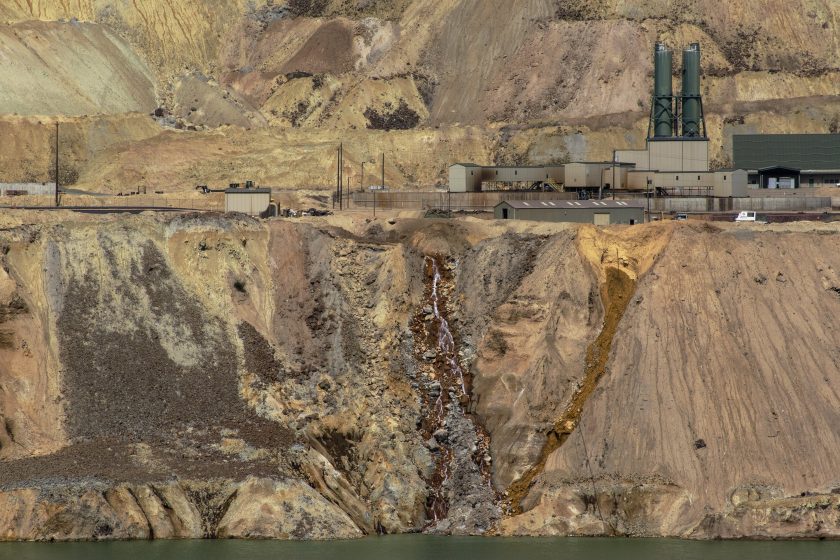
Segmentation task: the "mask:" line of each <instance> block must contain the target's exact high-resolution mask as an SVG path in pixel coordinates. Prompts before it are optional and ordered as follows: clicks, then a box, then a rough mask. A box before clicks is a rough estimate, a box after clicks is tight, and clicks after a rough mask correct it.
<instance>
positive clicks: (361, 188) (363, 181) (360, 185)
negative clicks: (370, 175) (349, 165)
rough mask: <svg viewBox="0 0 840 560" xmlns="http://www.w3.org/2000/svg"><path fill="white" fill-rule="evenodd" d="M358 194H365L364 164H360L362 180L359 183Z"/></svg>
mask: <svg viewBox="0 0 840 560" xmlns="http://www.w3.org/2000/svg"><path fill="white" fill-rule="evenodd" d="M359 192H365V162H362V179H361V180H360V181H359Z"/></svg>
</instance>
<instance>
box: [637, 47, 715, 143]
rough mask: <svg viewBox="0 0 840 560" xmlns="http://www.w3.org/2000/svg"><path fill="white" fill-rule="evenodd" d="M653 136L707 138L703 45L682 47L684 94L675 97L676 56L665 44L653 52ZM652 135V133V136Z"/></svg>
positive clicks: (655, 48)
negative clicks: (703, 89) (702, 67)
mask: <svg viewBox="0 0 840 560" xmlns="http://www.w3.org/2000/svg"><path fill="white" fill-rule="evenodd" d="M653 66H654V72H653V76H654V78H653V80H654V84H653V108H652V110H651V120H652V122H653V138H674V137H683V138H705V136H706V130H705V129H706V126H705V121H704V117H703V100H702V98H701V96H700V44H699V43H692V44H691V46H689V47H688V48H686V49H685V50H683V68H682V93H681V94H680V95H679V96H676V97H675V96H674V93H673V91H674V88H673V83H672V75H673V71H674V55H673V52H672V51H671V49H669V48H668V47H667V46H666V45H665V44H664V43H656V46H655V47H654V51H653ZM649 136H650V135H649Z"/></svg>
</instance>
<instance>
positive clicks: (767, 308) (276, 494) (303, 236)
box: [0, 214, 840, 540]
mask: <svg viewBox="0 0 840 560" xmlns="http://www.w3.org/2000/svg"><path fill="white" fill-rule="evenodd" d="M27 216H28V217H27ZM56 216H58V217H61V218H63V221H61V222H58V223H57V222H56V221H55V217H56ZM24 218H25V219H24ZM15 219H16V220H18V225H11V226H10V227H8V228H6V229H4V230H3V231H2V232H0V358H1V359H0V467H2V468H0V539H4V540H76V539H128V538H209V537H226V538H227V537H230V538H282V539H308V538H317V539H323V538H354V537H357V536H362V535H365V534H373V533H406V532H417V531H428V532H436V533H443V534H485V533H488V532H495V533H499V534H504V535H545V536H549V535H625V536H674V537H687V538H700V539H705V538H741V537H748V538H811V537H814V538H819V537H835V536H837V535H836V533H837V530H836V527H837V519H838V517H837V516H838V513H837V512H838V511H840V509H838V503H836V502H837V499H835V497H836V495H837V492H836V488H835V487H836V486H837V484H836V476H835V473H834V462H833V461H832V458H833V456H834V454H835V449H834V448H835V447H836V442H835V439H836V438H834V436H833V434H832V433H831V431H830V430H823V429H822V428H820V426H832V425H834V424H835V418H834V417H835V415H836V411H837V410H838V409H840V407H838V406H837V405H838V403H837V402H835V401H836V393H837V392H836V391H834V390H833V386H834V384H835V383H836V382H837V380H838V379H840V372H839V371H838V369H837V363H840V362H838V361H837V360H835V356H834V354H833V353H832V351H831V350H830V348H832V347H834V346H837V344H834V339H835V334H836V333H837V332H840V327H838V325H836V324H835V322H836V321H835V319H836V317H837V314H835V313H833V312H832V311H831V310H832V309H833V308H834V307H835V306H836V305H837V303H838V300H837V295H836V293H837V292H838V290H840V277H838V275H837V273H836V271H837V270H840V263H838V262H835V258H834V257H833V255H834V254H835V251H833V247H834V244H835V237H836V235H837V228H836V226H834V225H832V224H826V225H808V226H804V227H803V226H801V225H780V226H764V227H763V228H761V229H759V228H757V227H756V228H750V227H749V226H745V227H738V228H734V227H730V226H726V225H722V226H720V227H718V226H711V225H695V224H677V223H670V224H666V223H659V224H650V225H644V226H634V227H630V228H624V227H616V228H608V229H603V228H595V227H592V226H574V225H553V224H529V223H526V222H516V223H497V222H492V221H486V220H479V219H471V218H466V219H459V220H455V221H449V220H447V221H442V220H441V221H436V220H419V219H408V218H400V219H396V220H389V221H387V222H384V223H379V222H377V223H375V224H370V223H367V222H366V221H365V220H364V219H362V218H358V219H346V218H343V217H331V218H324V219H322V218H311V219H309V221H306V222H301V223H294V222H291V221H284V220H275V221H269V222H258V221H255V220H251V219H247V218H244V217H241V216H239V217H237V216H233V215H231V216H221V215H216V216H214V215H189V214H184V215H177V216H174V217H173V216H158V217H155V216H136V217H129V218H125V217H122V218H120V219H116V218H108V217H70V216H69V215H61V214H43V215H41V214H21V215H19V216H18V217H17V218H15ZM27 221H28V222H30V223H29V225H20V222H27ZM803 263H809V264H805V265H803ZM791 290H793V292H791ZM791 294H795V296H796V297H792V295H791Z"/></svg>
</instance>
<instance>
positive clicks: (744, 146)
mask: <svg viewBox="0 0 840 560" xmlns="http://www.w3.org/2000/svg"><path fill="white" fill-rule="evenodd" d="M732 155H733V160H734V163H735V167H737V168H739V169H747V170H749V182H750V184H751V185H754V186H758V187H759V188H764V189H766V188H771V189H772V188H797V187H800V186H802V187H823V186H835V185H836V184H837V183H838V182H840V134H736V135H734V136H733V137H732Z"/></svg>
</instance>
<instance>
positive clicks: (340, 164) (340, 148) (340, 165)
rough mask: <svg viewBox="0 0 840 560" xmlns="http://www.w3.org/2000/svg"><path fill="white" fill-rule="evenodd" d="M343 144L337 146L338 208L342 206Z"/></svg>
mask: <svg viewBox="0 0 840 560" xmlns="http://www.w3.org/2000/svg"><path fill="white" fill-rule="evenodd" d="M343 191H344V144H339V146H338V209H339V210H342V209H343V208H344V203H343V200H342V198H341V195H342V194H344V193H343Z"/></svg>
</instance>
